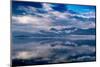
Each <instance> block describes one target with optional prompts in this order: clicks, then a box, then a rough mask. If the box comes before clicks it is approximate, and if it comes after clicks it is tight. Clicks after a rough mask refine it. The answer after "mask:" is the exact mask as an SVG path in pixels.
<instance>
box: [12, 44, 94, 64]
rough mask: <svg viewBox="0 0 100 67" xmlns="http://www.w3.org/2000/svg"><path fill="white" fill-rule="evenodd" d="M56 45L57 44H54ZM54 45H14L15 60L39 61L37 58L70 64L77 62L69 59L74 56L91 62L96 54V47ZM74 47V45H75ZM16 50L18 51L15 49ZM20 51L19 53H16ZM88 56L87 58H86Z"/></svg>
mask: <svg viewBox="0 0 100 67" xmlns="http://www.w3.org/2000/svg"><path fill="white" fill-rule="evenodd" d="M54 43H55V42H54ZM52 44H53V43H50V42H49V43H44V44H43V43H42V44H40V43H39V42H32V43H28V44H20V45H19V46H16V45H14V46H13V48H14V50H15V51H14V53H15V55H13V58H14V59H15V58H17V59H32V58H33V59H37V58H42V59H40V61H42V60H48V61H49V60H51V61H50V63H56V62H68V61H75V58H72V59H68V58H70V57H74V56H80V55H82V57H79V58H77V59H76V61H78V60H80V61H81V60H83V59H86V58H88V59H89V60H90V59H92V57H91V54H92V53H95V47H94V46H89V45H80V46H79V45H77V46H76V44H75V46H70V45H67V44H72V43H71V42H66V45H63V44H62V43H59V42H58V44H57V42H56V44H57V45H54V46H52ZM73 45H74V43H73ZM15 48H16V49H15ZM16 50H18V51H16ZM85 54H87V56H90V57H87V56H84V55H85Z"/></svg>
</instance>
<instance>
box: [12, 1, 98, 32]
mask: <svg viewBox="0 0 100 67" xmlns="http://www.w3.org/2000/svg"><path fill="white" fill-rule="evenodd" d="M95 11H96V7H95V6H89V5H78V4H76V5H75V4H56V3H41V2H24V1H13V3H12V27H13V28H12V30H13V31H23V32H32V33H34V32H39V31H40V30H44V31H51V30H50V29H51V28H55V29H56V30H57V31H56V32H60V31H61V30H62V29H64V28H67V29H70V30H71V28H75V29H74V30H76V29H83V30H87V29H95V19H96V17H95ZM74 30H71V31H72V32H73V31H74ZM66 31H67V30H66Z"/></svg>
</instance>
